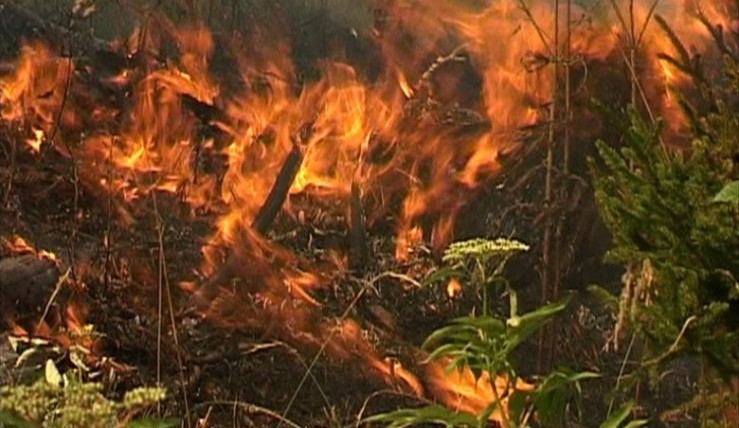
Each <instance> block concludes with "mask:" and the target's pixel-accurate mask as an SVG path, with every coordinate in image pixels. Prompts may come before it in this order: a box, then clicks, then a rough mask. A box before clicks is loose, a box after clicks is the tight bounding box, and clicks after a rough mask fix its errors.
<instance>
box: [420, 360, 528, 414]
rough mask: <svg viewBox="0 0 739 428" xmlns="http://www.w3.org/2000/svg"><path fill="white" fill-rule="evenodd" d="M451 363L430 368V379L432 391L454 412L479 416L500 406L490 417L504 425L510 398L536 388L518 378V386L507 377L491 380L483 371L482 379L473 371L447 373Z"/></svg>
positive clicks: (429, 365)
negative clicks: (518, 392)
mask: <svg viewBox="0 0 739 428" xmlns="http://www.w3.org/2000/svg"><path fill="white" fill-rule="evenodd" d="M448 362H449V361H442V360H439V361H435V362H432V363H430V364H428V365H427V367H426V377H427V379H428V382H429V385H430V389H431V392H432V393H433V394H434V396H435V397H438V398H439V400H440V401H442V402H443V403H444V404H445V405H447V406H448V407H449V408H450V409H453V410H457V411H464V412H468V413H472V414H475V415H478V414H480V413H482V411H483V410H484V409H485V408H487V407H488V406H489V405H490V404H491V403H494V402H498V403H499V406H498V408H496V410H495V411H494V412H493V413H492V415H490V420H493V421H495V422H498V423H500V424H503V421H504V420H507V419H508V417H507V412H508V410H507V409H508V399H509V397H510V396H511V394H512V393H513V392H514V391H516V390H519V391H532V390H533V389H534V385H532V384H529V383H527V382H525V381H524V380H522V379H516V382H515V385H513V384H512V382H510V381H509V380H508V379H507V378H506V377H504V376H496V377H495V379H494V380H493V379H491V377H490V374H489V373H487V372H483V373H482V375H481V376H480V377H479V378H475V375H474V374H473V373H472V371H471V370H469V369H464V370H455V371H452V372H450V373H448V374H447V373H446V370H445V367H446V365H447V364H448Z"/></svg>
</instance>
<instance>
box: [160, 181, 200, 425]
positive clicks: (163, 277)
mask: <svg viewBox="0 0 739 428" xmlns="http://www.w3.org/2000/svg"><path fill="white" fill-rule="evenodd" d="M151 197H152V203H153V205H154V219H155V221H156V229H157V238H158V243H159V287H158V290H159V291H158V293H159V296H158V302H159V303H158V320H157V322H158V326H157V384H160V383H161V344H162V321H163V319H162V318H163V317H162V306H163V298H162V297H163V296H162V295H163V294H164V292H165V291H166V297H167V306H168V310H169V321H170V323H171V326H172V339H173V341H174V345H175V346H174V348H175V355H176V357H177V365H178V369H179V370H178V373H179V376H180V384H181V387H182V400H183V403H184V406H185V414H186V415H187V417H186V418H185V422H186V424H187V426H188V427H192V421H191V419H190V405H189V400H188V398H187V385H186V382H185V368H184V364H183V362H182V353H181V352H180V343H179V334H178V333H177V322H176V321H175V315H174V314H175V311H174V305H173V304H172V290H171V288H170V284H169V274H168V269H167V259H166V256H165V251H164V225H163V221H162V217H161V215H160V213H159V204H158V203H157V196H156V192H152V193H151Z"/></svg>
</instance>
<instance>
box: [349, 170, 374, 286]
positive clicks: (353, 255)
mask: <svg viewBox="0 0 739 428" xmlns="http://www.w3.org/2000/svg"><path fill="white" fill-rule="evenodd" d="M364 222H365V216H364V207H362V192H361V189H360V188H359V184H357V182H356V181H354V182H352V189H351V195H350V199H349V268H350V269H352V270H359V271H361V270H362V269H363V267H364V266H365V265H366V264H367V262H369V258H370V257H369V256H370V254H369V246H368V244H367V230H366V227H365V224H364Z"/></svg>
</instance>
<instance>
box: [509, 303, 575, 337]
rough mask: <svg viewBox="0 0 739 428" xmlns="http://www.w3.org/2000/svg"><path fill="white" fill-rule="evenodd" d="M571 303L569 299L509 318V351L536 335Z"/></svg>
mask: <svg viewBox="0 0 739 428" xmlns="http://www.w3.org/2000/svg"><path fill="white" fill-rule="evenodd" d="M567 303H569V298H567V299H565V300H563V301H561V302H557V303H550V304H548V305H545V306H542V307H541V308H539V309H536V310H535V311H532V312H529V313H526V314H524V315H521V316H516V317H514V318H509V319H508V321H507V322H506V325H507V326H508V331H507V332H506V341H507V343H508V348H509V350H513V349H514V348H516V347H517V346H518V345H520V344H521V343H523V342H524V341H525V340H526V339H528V338H529V337H530V336H531V335H532V334H534V333H536V332H537V331H538V330H539V329H540V328H541V327H542V326H543V325H544V324H545V323H546V322H547V321H549V320H550V319H551V318H552V317H553V316H554V315H556V314H557V313H559V312H561V311H562V310H564V308H565V307H566V306H567Z"/></svg>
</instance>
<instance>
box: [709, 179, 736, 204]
mask: <svg viewBox="0 0 739 428" xmlns="http://www.w3.org/2000/svg"><path fill="white" fill-rule="evenodd" d="M713 201H714V202H727V203H731V204H737V205H739V181H732V182H731V183H729V184H727V185H726V186H724V188H723V189H721V191H720V192H718V194H717V195H716V197H715V198H713Z"/></svg>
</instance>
